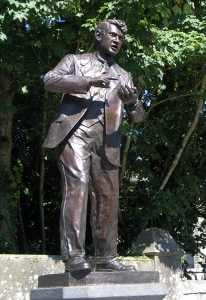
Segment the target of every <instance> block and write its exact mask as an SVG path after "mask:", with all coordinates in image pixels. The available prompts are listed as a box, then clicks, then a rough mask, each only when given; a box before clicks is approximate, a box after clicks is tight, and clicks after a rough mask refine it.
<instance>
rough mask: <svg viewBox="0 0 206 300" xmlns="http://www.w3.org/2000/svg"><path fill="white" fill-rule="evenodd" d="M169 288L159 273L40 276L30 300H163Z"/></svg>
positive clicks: (95, 273) (93, 273)
mask: <svg viewBox="0 0 206 300" xmlns="http://www.w3.org/2000/svg"><path fill="white" fill-rule="evenodd" d="M166 294H167V287H166V285H164V284H160V283H159V273H158V272H155V271H154V272H153V271H150V272H144V271H142V272H91V273H87V274H86V273H73V274H72V273H64V274H51V275H43V276H39V280H38V289H35V290H31V293H30V295H31V298H30V299H31V300H44V299H50V300H52V299H55V300H60V299H61V300H63V299H64V300H76V299H81V300H86V299H90V300H97V299H101V300H109V299H112V300H120V299H121V300H123V299H125V300H130V299H131V300H135V299H137V300H162V299H164V298H165V296H166Z"/></svg>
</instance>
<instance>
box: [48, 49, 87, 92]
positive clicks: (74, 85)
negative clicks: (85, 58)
mask: <svg viewBox="0 0 206 300" xmlns="http://www.w3.org/2000/svg"><path fill="white" fill-rule="evenodd" d="M89 82H90V77H89V76H76V75H75V61H74V57H73V55H67V56H65V57H64V58H63V59H62V60H61V61H60V62H59V63H58V65H57V66H56V67H55V68H54V69H52V70H51V71H49V72H48V73H47V74H46V75H45V76H44V88H45V90H47V91H49V92H52V93H71V94H86V93H87V91H88V87H89Z"/></svg>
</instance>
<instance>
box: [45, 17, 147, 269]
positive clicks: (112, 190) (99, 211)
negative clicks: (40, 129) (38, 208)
mask: <svg viewBox="0 0 206 300" xmlns="http://www.w3.org/2000/svg"><path fill="white" fill-rule="evenodd" d="M126 32H127V27H126V25H125V23H124V22H123V21H121V20H106V21H104V22H102V23H100V24H99V25H98V26H97V28H96V30H95V51H94V52H93V53H88V54H81V55H66V56H65V57H64V58H63V59H62V60H61V61H60V63H59V64H58V65H57V66H56V67H55V68H54V69H53V70H51V71H49V72H48V73H47V74H46V75H45V77H44V83H45V89H46V90H47V91H49V92H53V93H62V94H63V96H62V101H61V104H60V108H59V110H58V112H57V115H56V117H55V119H54V121H53V122H52V124H51V127H50V130H49V133H48V135H47V137H46V140H45V141H44V145H43V146H44V147H45V148H55V152H56V157H57V163H58V167H59V170H60V172H61V175H62V190H63V199H62V206H61V216H60V235H61V255H62V260H63V261H64V262H65V265H66V271H68V272H78V271H90V270H91V266H90V264H89V263H88V262H87V261H86V260H85V250H84V243H85V230H86V215H87V200H88V194H89V197H90V200H91V226H92V235H93V241H94V248H95V262H96V270H97V271H134V270H135V268H134V267H133V266H124V265H123V264H122V263H120V261H119V259H118V255H117V230H118V198H119V185H118V170H119V165H120V153H119V152H120V126H121V119H122V109H123V107H124V108H125V109H126V111H127V113H128V116H129V117H130V119H131V120H132V121H133V122H139V121H141V120H142V119H143V118H144V112H143V108H142V105H141V102H140V101H139V100H138V97H137V90H136V88H135V87H134V86H133V83H132V80H131V77H130V75H129V74H128V73H127V72H126V71H125V70H123V69H122V68H121V67H120V66H118V65H117V64H116V63H115V62H114V60H113V57H114V56H115V55H116V54H117V53H118V52H119V50H120V48H121V45H122V40H123V38H124V36H125V34H126Z"/></svg>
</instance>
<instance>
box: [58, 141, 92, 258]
mask: <svg viewBox="0 0 206 300" xmlns="http://www.w3.org/2000/svg"><path fill="white" fill-rule="evenodd" d="M81 148H82V150H81ZM83 148H84V143H83V141H79V139H78V137H77V136H74V135H73V136H71V137H70V138H69V140H68V141H67V140H65V141H63V142H62V143H61V144H60V145H59V146H58V147H57V148H56V157H57V163H58V167H59V170H60V172H61V175H62V192H63V195H62V205H61V213H60V237H61V255H62V260H63V261H66V260H67V259H71V258H73V257H77V256H82V257H83V256H84V254H85V250H84V244H85V230H86V215H87V199H88V174H89V167H90V158H89V154H88V153H87V154H86V152H85V149H83ZM80 150H81V151H82V153H84V154H85V157H84V159H82V157H80V156H79V151H80Z"/></svg>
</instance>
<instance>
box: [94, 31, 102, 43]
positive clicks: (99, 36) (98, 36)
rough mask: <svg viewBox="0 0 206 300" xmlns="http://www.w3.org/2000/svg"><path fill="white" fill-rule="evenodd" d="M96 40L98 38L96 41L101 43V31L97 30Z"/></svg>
mask: <svg viewBox="0 0 206 300" xmlns="http://www.w3.org/2000/svg"><path fill="white" fill-rule="evenodd" d="M95 38H96V40H97V41H98V42H99V41H101V38H102V37H101V31H100V30H99V29H97V30H96V31H95Z"/></svg>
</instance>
